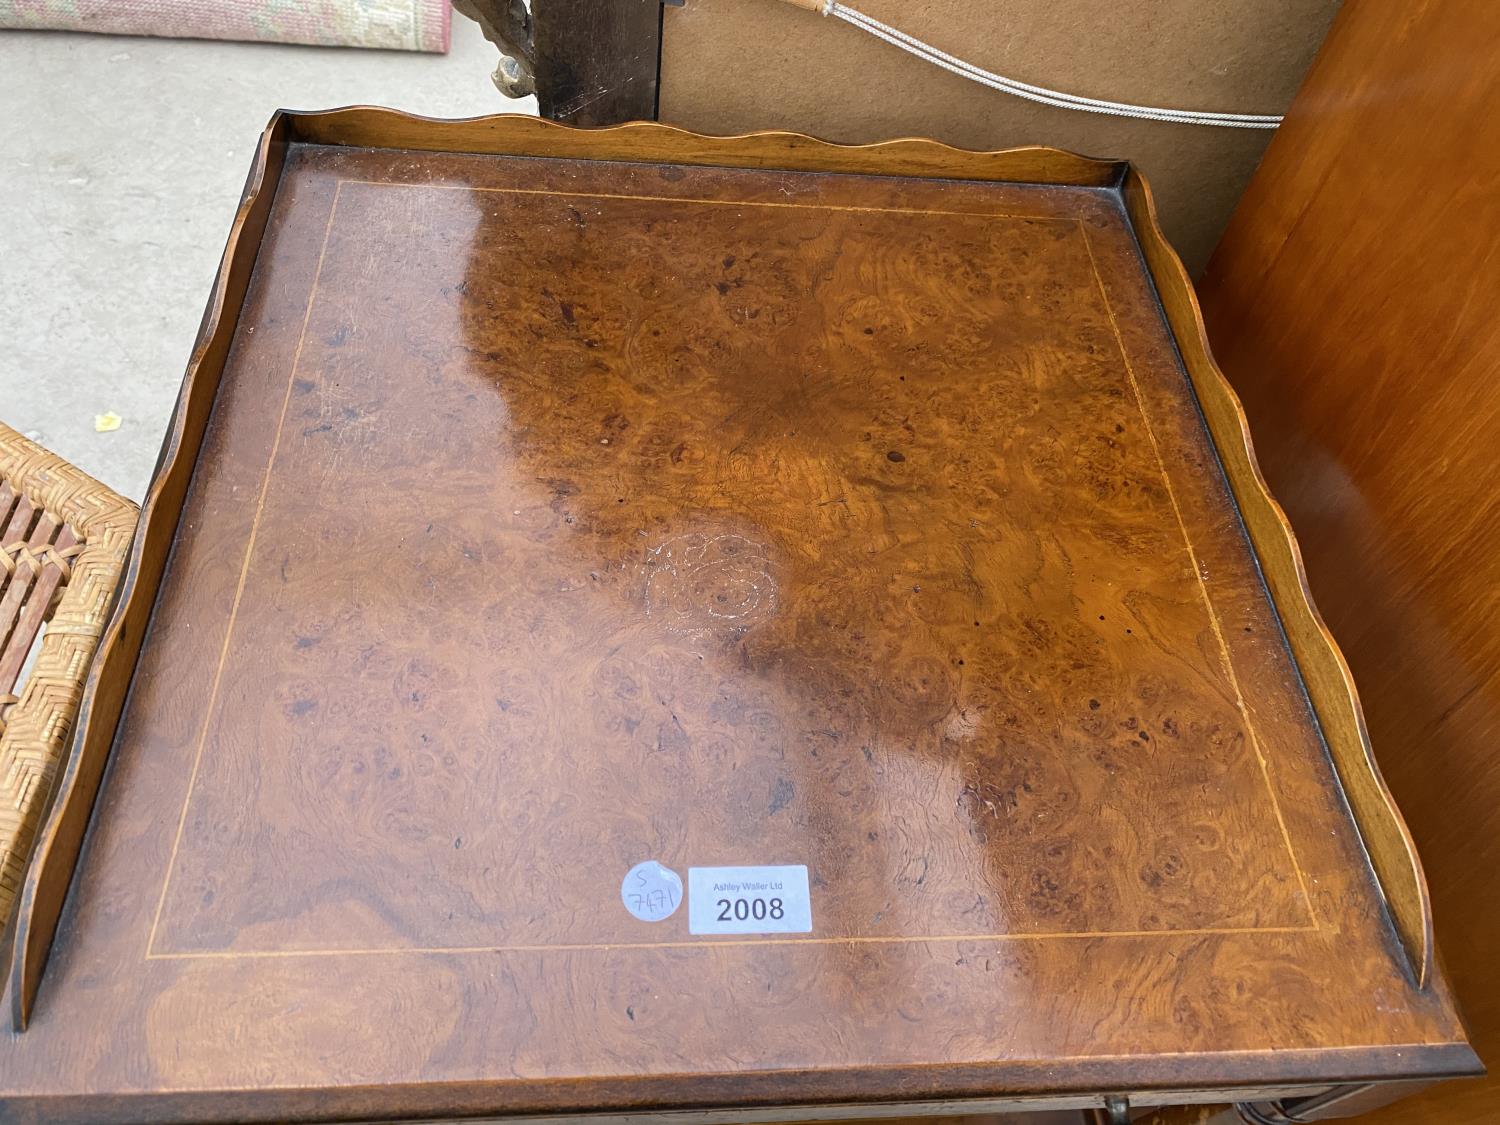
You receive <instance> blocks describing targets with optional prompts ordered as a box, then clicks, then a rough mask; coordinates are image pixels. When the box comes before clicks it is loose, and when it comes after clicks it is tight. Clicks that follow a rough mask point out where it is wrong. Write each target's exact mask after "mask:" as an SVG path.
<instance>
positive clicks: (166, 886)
mask: <svg viewBox="0 0 1500 1125" xmlns="http://www.w3.org/2000/svg"><path fill="white" fill-rule="evenodd" d="M345 184H358V185H361V186H369V187H418V188H420V187H430V188H438V189H446V190H461V191H491V192H498V193H503V194H515V195H548V196H560V197H566V198H588V199H618V200H633V201H641V202H657V203H704V204H718V205H723V206H751V207H776V208H801V209H810V210H825V211H851V212H872V213H887V214H927V215H949V216H955V217H959V218H970V219H1010V220H1015V221H1025V222H1031V221H1042V222H1065V223H1072V224H1074V225H1075V226H1076V227H1077V229H1078V231H1079V233H1080V234H1081V235H1082V236H1083V242H1084V247H1085V249H1086V250H1087V252H1088V256H1089V264H1090V268H1091V270H1092V272H1093V275H1094V283H1095V286H1096V288H1097V289H1098V292H1099V294H1100V296H1101V298H1102V299H1103V305H1104V311H1105V313H1106V315H1107V317H1108V319H1109V323H1110V327H1111V330H1112V331H1113V333H1114V336H1115V345H1116V347H1117V349H1118V350H1119V352H1120V357H1121V360H1122V361H1123V363H1124V366H1125V371H1126V374H1127V376H1128V379H1129V382H1130V385H1131V388H1132V391H1133V392H1134V394H1135V399H1136V407H1137V409H1138V410H1139V411H1140V414H1141V421H1142V423H1143V424H1144V425H1145V428H1146V432H1147V435H1148V437H1149V438H1150V441H1151V446H1152V450H1153V451H1154V453H1155V455H1156V460H1157V467H1158V469H1159V471H1160V473H1161V476H1162V481H1163V483H1164V484H1165V486H1166V490H1167V495H1168V498H1169V499H1170V500H1171V504H1172V510H1173V512H1174V514H1175V516H1176V518H1177V525H1178V528H1179V530H1180V531H1181V533H1182V537H1183V543H1184V546H1185V547H1186V549H1187V552H1188V556H1189V558H1190V560H1191V561H1192V565H1193V573H1194V577H1195V578H1196V579H1197V581H1198V586H1199V591H1200V594H1201V596H1202V599H1203V603H1204V606H1205V608H1206V609H1207V611H1208V617H1209V624H1210V626H1211V628H1212V629H1213V632H1214V635H1215V637H1217V638H1218V642H1219V647H1220V654H1221V658H1222V660H1223V663H1224V669H1225V672H1226V673H1227V675H1228V676H1229V679H1230V683H1231V685H1232V686H1233V689H1234V692H1235V697H1236V700H1237V702H1238V705H1239V709H1240V714H1241V717H1242V718H1243V720H1244V722H1245V726H1246V730H1247V732H1248V733H1249V736H1250V740H1251V744H1252V746H1253V747H1254V748H1255V753H1256V757H1257V759H1258V760H1259V762H1260V766H1261V771H1262V776H1263V777H1264V779H1265V782H1266V788H1267V792H1268V794H1269V796H1270V798H1271V804H1272V807H1273V809H1274V810H1275V813H1276V820H1277V823H1278V825H1279V826H1280V829H1281V834H1282V840H1283V843H1284V844H1285V846H1286V849H1287V855H1288V857H1289V858H1290V860H1291V863H1292V867H1293V869H1294V870H1295V871H1296V873H1297V881H1298V884H1299V886H1300V887H1301V890H1302V895H1303V899H1304V901H1305V903H1306V904H1307V909H1308V915H1309V917H1310V918H1311V919H1312V925H1311V926H1307V927H1284V926H1252V927H1230V928H1207V929H1179V930H1172V929H1166V930H1141V931H1135V930H1118V931H1114V930H1100V931H1062V932H1055V933H1037V934H1026V933H1010V934H954V935H925V936H901V937H831V938H760V939H753V940H746V941H707V942H705V941H683V942H639V943H631V942H604V943H593V944H587V943H586V944H548V945H506V946H475V947H432V948H413V947H402V948H394V949H380V948H368V949H317V950H247V951H233V950H226V951H209V952H196V953H155V952H153V950H154V948H155V943H156V933H157V929H158V927H159V926H160V923H161V916H162V911H163V908H164V906H165V904H166V900H167V894H168V892H169V890H170V887H171V882H172V870H173V868H174V867H175V866H176V862H177V855H178V851H179V849H180V847H181V844H182V836H183V831H184V828H185V826H186V824H187V816H188V810H189V808H190V806H191V804H192V797H193V791H194V789H195V787H196V784H197V779H198V773H199V769H200V766H201V764H202V760H203V749H204V746H205V744H206V742H207V737H208V729H209V726H210V724H211V721H212V717H213V710H214V706H215V704H216V702H217V699H218V694H219V686H220V682H221V680H222V677H223V672H224V667H225V664H226V662H227V660H228V654H229V645H230V640H231V638H232V636H233V633H234V626H235V621H236V618H237V616H238V614H239V607H240V602H241V599H242V598H243V595H244V591H245V584H246V581H247V578H248V575H249V570H250V561H251V558H252V556H253V553H254V549H255V542H256V538H257V536H258V535H259V532H260V523H261V517H262V516H263V514H264V512H265V503H266V495H267V492H268V491H269V489H270V483H271V477H272V475H273V473H274V470H275V465H276V458H277V454H278V453H279V451H280V448H281V438H282V433H283V431H284V429H285V427H286V414H287V410H288V407H289V405H290V403H291V395H292V387H293V385H294V383H295V382H296V377H297V371H298V367H299V364H300V362H301V359H302V349H303V345H304V344H305V343H306V339H307V329H308V325H309V324H310V323H311V321H312V312H313V307H314V305H315V304H316V303H317V296H318V286H319V282H320V281H321V279H322V275H323V264H324V259H325V258H326V256H327V253H328V243H329V239H330V237H331V235H332V232H333V224H334V219H335V216H336V214H337V211H338V203H339V198H340V195H341V192H342V191H343V187H344V185H345ZM1317 929H1318V922H1317V918H1316V916H1315V915H1314V913H1313V910H1312V899H1311V896H1310V895H1309V894H1308V892H1307V884H1306V881H1305V879H1304V877H1303V873H1302V869H1301V867H1300V865H1299V864H1298V862H1297V857H1296V853H1295V852H1294V851H1293V849H1292V844H1291V839H1290V836H1289V835H1288V833H1287V828H1286V823H1285V820H1284V819H1283V817H1282V814H1281V808H1280V805H1279V804H1278V802H1277V799H1276V793H1275V790H1274V789H1273V788H1272V786H1271V779H1270V773H1269V770H1268V768H1267V765H1266V761H1265V757H1264V755H1263V754H1262V752H1261V749H1260V743H1259V739H1258V738H1257V736H1256V734H1255V730H1254V726H1253V724H1252V723H1251V721H1250V716H1249V712H1248V709H1247V707H1246V705H1245V702H1244V696H1243V694H1242V693H1241V691H1240V686H1239V681H1238V678H1237V677H1236V675H1235V672H1234V668H1233V665H1232V664H1231V662H1230V661H1229V652H1228V646H1227V643H1226V642H1225V640H1224V635H1223V632H1222V630H1221V628H1220V625H1219V621H1218V616H1217V613H1216V611H1215V609H1214V606H1213V603H1212V601H1211V600H1210V599H1209V596H1208V591H1207V589H1206V587H1205V585H1204V583H1203V578H1202V575H1201V573H1200V572H1199V570H1198V563H1197V554H1196V552H1195V550H1194V548H1193V545H1192V542H1191V539H1190V538H1189V536H1188V531H1187V526H1186V524H1185V523H1184V521H1183V518H1182V512H1181V509H1180V508H1179V506H1178V504H1177V499H1176V494H1175V493H1174V492H1173V490H1172V485H1171V481H1170V479H1168V477H1167V473H1166V467H1165V464H1164V462H1163V461H1162V458H1161V451H1160V448H1159V447H1158V445H1157V441H1156V436H1155V432H1154V431H1153V430H1152V427H1151V423H1150V420H1149V419H1148V418H1147V417H1146V410H1145V404H1144V401H1143V399H1142V397H1141V392H1140V387H1139V384H1138V382H1137V380H1136V377H1135V371H1134V368H1133V367H1132V366H1131V363H1130V360H1129V357H1128V356H1127V355H1126V351H1125V344H1124V340H1123V338H1122V337H1121V335H1120V330H1119V325H1118V323H1117V322H1116V319H1115V315H1114V309H1113V306H1112V305H1111V304H1110V301H1109V296H1108V294H1107V293H1106V292H1105V289H1104V283H1103V279H1102V278H1101V277H1100V274H1099V268H1098V262H1097V260H1096V259H1095V257H1094V251H1093V246H1092V244H1091V243H1090V241H1089V237H1088V232H1087V230H1086V228H1085V226H1084V223H1083V220H1081V219H1078V218H1065V217H1055V216H1035V215H1010V214H999V213H984V212H975V211H940V210H922V209H916V208H897V207H851V206H840V205H821V204H813V203H783V202H778V201H743V200H718V199H694V198H683V197H677V196H650V195H620V194H611V193H603V192H567V191H549V190H545V189H539V188H472V187H469V186H467V185H460V184H413V183H392V182H382V181H376V180H343V179H341V180H337V181H335V187H334V194H333V202H332V204H331V205H330V207H329V210H328V220H327V225H326V226H325V227H324V230H323V241H322V245H321V247H320V249H319V252H318V262H317V266H316V268H315V270H314V272H313V281H312V287H311V289H310V291H309V293H308V299H307V308H306V310H305V312H304V314H303V320H302V329H301V332H300V333H299V335H298V337H297V347H296V350H295V352H294V353H293V357H292V363H291V371H290V374H289V375H288V377H287V387H286V392H285V394H284V396H283V399H282V406H281V415H280V417H279V419H278V422H277V428H276V436H275V438H274V440H273V442H272V447H271V454H270V457H269V458H268V459H267V462H266V472H265V476H264V478H263V479H262V481H261V488H260V495H259V499H258V500H257V503H256V509H255V517H254V519H253V521H252V523H251V528H250V536H249V540H248V542H247V544H246V547H245V556H244V560H243V563H242V565H241V568H240V574H239V579H238V582H237V585H236V588H235V596H234V602H233V604H232V607H231V609H230V615H229V624H228V628H227V629H226V630H225V634H224V642H223V645H222V646H221V648H220V650H219V662H218V665H217V667H216V668H215V671H214V678H213V681H212V685H211V688H210V692H209V699H208V703H207V707H206V710H205V713H204V718H203V724H202V726H201V728H200V730H199V734H198V741H197V746H196V748H195V751H194V756H193V767H192V770H191V772H190V773H189V775H188V785H187V792H186V794H185V795H184V797H183V804H182V813H181V815H180V816H179V818H178V822H177V831H176V835H175V837H174V839H173V841H172V850H171V853H170V855H169V857H168V860H167V868H166V874H165V877H164V880H163V883H162V889H161V894H160V896H159V897H158V899H157V904H156V912H155V915H154V917H153V919H152V922H151V931H150V934H149V936H148V938H147V941H146V959H147V960H152V961H157V960H181V959H230V958H244V957H248V958H267V957H298V956H330V955H339V954H343V955H348V956H361V955H377V954H395V953H418V954H421V953H455V954H457V953H495V952H542V951H547V950H555V951H584V950H613V949H673V948H702V947H704V946H712V945H819V944H844V945H847V944H911V943H917V942H926V941H1034V940H1041V939H1052V938H1056V939H1063V940H1066V939H1085V938H1110V937H1115V938H1122V937H1123V938H1140V937H1167V936H1173V935H1176V936H1210V935H1234V934H1275V933H1285V934H1291V933H1311V932H1316V931H1317Z"/></svg>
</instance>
